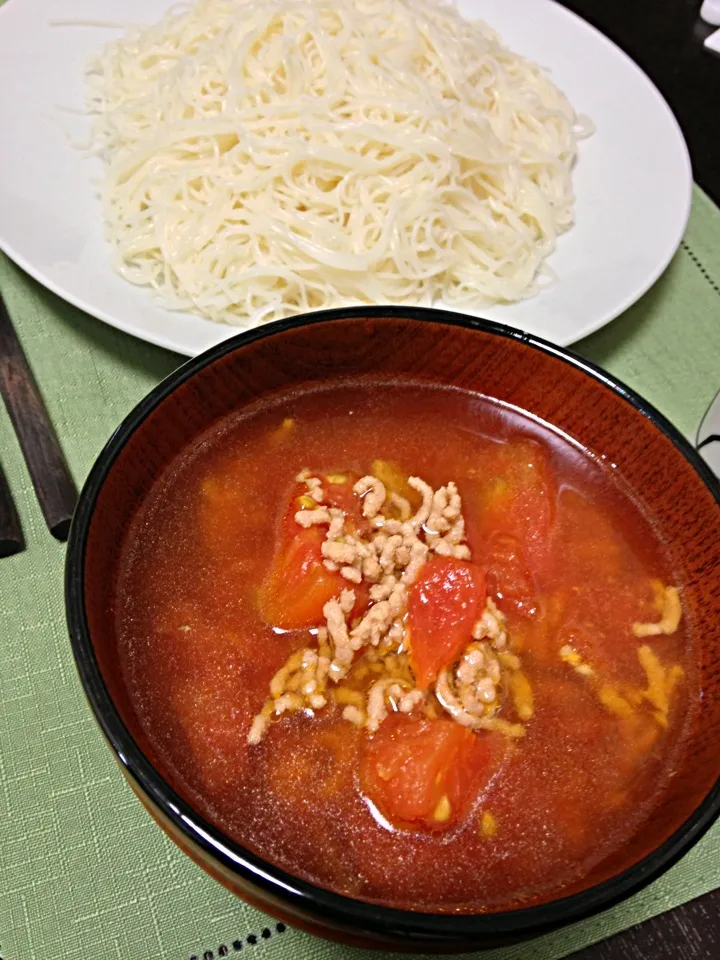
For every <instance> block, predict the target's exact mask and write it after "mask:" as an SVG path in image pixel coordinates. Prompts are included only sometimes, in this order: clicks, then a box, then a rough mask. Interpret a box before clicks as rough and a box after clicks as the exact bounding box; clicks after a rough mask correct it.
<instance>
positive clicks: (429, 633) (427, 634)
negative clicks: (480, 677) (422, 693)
mask: <svg viewBox="0 0 720 960" xmlns="http://www.w3.org/2000/svg"><path fill="white" fill-rule="evenodd" d="M485 599H486V592H485V574H484V572H483V571H482V570H481V569H480V567H478V566H475V564H473V563H467V562H465V561H464V560H456V559H455V558H454V557H433V559H432V560H429V561H428V562H427V563H426V564H425V565H424V566H423V568H422V570H421V572H420V576H419V577H418V579H417V580H416V581H415V583H414V584H413V585H412V587H411V588H410V593H409V597H408V614H409V622H410V655H411V659H412V665H413V671H414V673H415V678H416V681H417V685H418V687H419V688H420V689H421V690H426V689H427V687H429V686H430V684H431V683H432V681H433V680H434V679H435V677H436V676H437V673H438V670H440V669H442V667H444V666H447V664H449V663H452V662H453V661H454V660H455V659H456V658H457V656H458V655H459V653H460V651H461V650H462V649H463V647H465V646H466V645H467V644H468V643H469V642H470V640H471V637H472V628H473V626H474V625H475V622H476V621H477V620H478V618H479V617H480V615H481V613H482V609H483V607H484V605H485Z"/></svg>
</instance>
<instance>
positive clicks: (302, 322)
mask: <svg viewBox="0 0 720 960" xmlns="http://www.w3.org/2000/svg"><path fill="white" fill-rule="evenodd" d="M384 319H388V320H396V319H401V320H411V321H420V322H423V323H439V324H442V325H445V326H449V327H463V328H466V329H471V330H477V331H480V332H483V333H486V334H490V335H493V336H498V337H501V338H504V339H510V340H515V341H519V342H521V343H523V344H524V345H527V346H530V347H533V348H535V349H538V350H540V351H541V352H543V353H545V354H548V355H550V356H552V357H554V358H556V359H559V360H561V361H562V362H564V363H567V364H568V365H569V366H571V367H573V368H574V369H576V370H579V371H580V372H582V373H584V374H585V375H587V376H589V377H590V378H591V379H593V380H595V381H598V382H599V383H600V384H601V385H602V386H604V387H605V388H607V389H609V390H610V391H611V392H613V393H614V394H616V395H617V396H618V397H620V398H621V399H622V400H624V401H625V402H627V403H629V404H630V405H631V406H633V407H634V408H635V409H636V410H637V411H638V412H640V413H641V414H642V415H643V416H645V417H646V418H647V419H648V420H650V421H651V422H652V423H653V425H654V426H655V427H656V428H657V429H658V430H660V431H661V432H662V433H664V434H665V436H667V437H668V438H669V439H670V440H671V441H672V443H673V445H674V446H675V448H676V450H677V451H678V453H679V454H680V455H682V456H683V457H684V458H685V459H686V460H687V461H689V463H690V464H691V466H692V467H693V468H694V470H695V472H696V473H697V474H698V475H699V478H700V479H701V480H702V481H703V482H704V484H705V486H706V487H707V488H708V490H709V492H710V493H711V494H712V495H713V496H714V498H715V501H716V503H717V504H718V506H719V507H720V483H719V482H718V480H717V478H716V477H715V476H714V474H713V473H712V472H711V470H710V468H709V467H708V465H707V464H706V463H705V461H704V460H703V459H702V458H701V457H700V456H699V455H698V454H697V452H696V451H695V450H694V449H693V447H692V446H691V444H690V443H689V441H688V440H687V439H686V438H685V437H684V436H683V435H682V434H681V433H680V431H679V430H678V429H677V428H676V427H674V426H673V425H672V424H671V423H670V421H669V420H668V419H667V418H666V417H665V416H664V415H663V414H661V413H660V412H659V411H658V410H657V409H656V408H655V407H653V406H652V405H651V404H650V403H648V402H647V401H646V400H644V399H643V398H642V397H641V396H639V395H638V394H637V393H636V392H635V391H633V390H632V389H631V388H630V387H628V386H627V385H626V384H624V383H623V382H622V381H621V380H619V379H617V378H616V377H614V376H612V375H610V374H609V373H607V372H606V371H604V370H602V369H601V368H600V367H598V366H596V365H595V364H594V363H592V362H590V361H588V360H585V359H584V358H582V357H580V356H578V355H577V354H575V353H573V352H572V351H570V350H568V349H567V348H564V347H558V346H556V345H555V344H553V343H550V342H548V341H546V340H543V339H542V338H540V337H536V336H534V335H533V334H529V333H525V332H523V331H521V330H518V329H516V328H514V327H509V326H506V325H504V324H499V323H495V322H492V321H488V320H483V319H481V318H478V317H471V316H467V315H465V314H462V313H454V312H451V311H448V310H439V309H435V308H427V307H398V306H387V307H383V306H368V307H356V306H354V307H339V308H335V309H332V310H322V311H315V312H312V313H308V314H301V315H299V316H295V317H291V318H288V319H286V320H279V321H274V322H273V323H271V324H267V325H265V326H261V327H256V328H253V329H251V330H247V331H243V332H241V333H239V334H237V335H235V336H233V337H230V338H228V339H226V340H223V341H221V342H220V343H219V344H217V345H215V346H213V347H211V348H210V349H208V350H206V351H204V352H203V353H201V354H198V355H197V356H196V357H194V358H192V359H190V360H188V361H186V362H184V363H182V364H181V365H180V366H179V367H178V368H177V369H176V370H174V371H173V372H172V373H170V374H169V375H168V376H167V377H166V378H165V379H163V380H162V381H161V382H160V383H159V384H158V385H157V386H156V387H154V388H153V389H152V390H151V391H150V392H149V393H148V394H147V395H146V396H145V397H144V398H143V399H142V400H141V401H140V402H139V403H138V404H137V405H136V406H135V407H134V408H133V410H132V411H131V412H130V413H129V414H128V415H127V416H126V417H125V418H124V419H123V421H122V422H121V423H120V425H119V426H118V427H117V428H116V429H115V431H114V432H113V433H112V435H111V436H110V438H109V440H108V441H107V443H106V444H105V446H104V447H103V449H102V450H101V452H100V454H99V455H98V457H97V459H96V461H95V463H94V464H93V466H92V468H91V470H90V473H89V474H88V477H87V479H86V481H85V484H84V486H83V488H82V491H81V493H80V498H79V501H78V505H77V508H76V511H75V515H74V517H73V521H72V526H71V530H70V536H69V540H68V549H67V556H66V563H65V606H66V618H67V625H68V631H69V634H70V640H71V645H72V650H73V655H74V657H75V663H76V667H77V670H78V673H79V675H80V679H81V682H82V685H83V688H84V691H85V695H86V697H87V699H88V701H89V704H90V706H91V708H92V711H93V713H94V715H95V718H96V720H97V722H98V724H99V725H100V727H101V729H102V731H103V733H104V735H105V737H106V739H107V740H108V742H109V744H110V746H111V748H112V750H113V752H114V754H115V756H116V758H117V760H118V761H119V762H120V764H121V765H122V767H123V769H124V772H125V773H126V774H127V775H128V776H129V777H130V779H131V781H134V782H135V783H136V784H137V785H138V786H139V787H140V789H141V791H142V792H143V793H145V794H146V795H147V796H148V797H149V798H150V800H151V801H152V802H153V804H155V806H156V807H158V808H159V809H160V811H161V812H162V813H163V814H164V816H165V817H166V818H168V819H169V820H170V822H171V823H172V825H173V827H174V828H175V829H176V830H177V831H179V832H180V834H181V835H184V837H185V838H186V840H189V841H191V843H193V844H195V845H196V846H198V847H199V848H200V849H201V850H202V851H203V852H204V853H205V854H206V855H210V857H211V858H212V859H214V860H216V861H218V862H219V863H220V864H221V865H222V866H223V867H225V868H226V869H228V870H229V871H230V872H231V873H233V874H236V875H237V876H239V877H240V878H241V879H242V880H243V881H244V882H245V883H248V884H250V885H251V886H254V887H256V888H258V889H259V890H260V891H262V892H263V893H265V894H267V895H269V896H271V897H275V898H278V899H280V900H281V901H283V902H284V903H286V904H287V905H288V907H289V908H290V913H298V914H300V915H302V914H304V915H305V916H308V915H309V916H312V917H314V918H315V919H316V920H317V921H318V923H319V924H320V926H322V925H323V924H329V925H330V926H331V927H333V926H334V927H335V928H336V929H340V930H342V929H344V930H346V931H348V930H350V931H353V932H358V931H360V932H362V933H366V934H369V935H371V936H373V937H375V938H379V939H382V938H383V937H389V938H391V939H394V940H398V939H404V940H406V941H410V942H412V941H413V940H417V941H422V940H424V941H425V942H426V943H427V942H429V941H433V940H434V941H436V942H437V943H438V944H439V945H441V944H442V943H447V944H450V943H451V942H452V941H462V940H476V939H477V938H481V937H483V936H487V937H489V938H492V937H503V936H509V935H515V936H521V935H522V936H523V937H527V936H532V935H536V934H539V933H542V932H547V931H548V930H550V929H553V928H555V927H558V926H564V925H565V924H567V923H570V922H573V921H576V920H580V919H584V918H587V917H589V916H591V915H593V914H595V913H597V912H599V911H601V910H604V909H607V908H608V907H611V906H613V905H614V904H616V903H618V902H620V901H621V900H623V899H625V898H626V897H628V896H629V895H630V894H632V893H636V892H637V891H639V890H641V889H642V888H643V887H645V886H647V885H648V884H649V883H651V882H652V881H653V880H655V879H656V878H657V877H659V876H660V875H661V874H662V873H664V872H665V871H666V870H667V869H668V868H669V867H670V866H672V865H673V864H674V863H676V862H677V861H678V860H679V859H680V858H681V857H682V856H683V855H684V854H685V853H686V852H687V851H688V850H689V849H690V848H691V847H692V846H694V845H695V843H697V841H698V840H699V839H700V838H701V837H702V836H703V834H705V833H706V832H707V830H708V829H709V828H710V826H711V825H712V824H713V822H714V821H715V820H716V819H717V818H718V816H720V777H718V779H717V781H716V782H715V784H714V785H713V786H712V787H711V789H710V791H709V792H708V794H707V796H706V797H705V798H704V799H703V800H702V801H701V803H700V804H699V805H698V807H697V808H696V809H695V810H694V811H693V813H692V814H691V815H690V817H689V818H688V819H687V820H685V822H684V823H683V824H682V825H681V826H680V827H679V828H678V829H677V830H676V831H675V833H673V834H672V835H671V836H670V837H669V838H667V839H666V840H665V841H664V842H663V843H662V844H661V845H660V846H659V847H657V848H656V849H655V850H653V851H651V852H650V853H649V854H647V855H646V856H645V857H643V858H642V859H641V860H639V861H638V862H637V863H635V864H633V865H632V866H630V867H628V868H627V869H626V870H624V871H622V872H621V873H619V874H617V875H615V876H613V877H610V878H609V879H607V880H604V881H602V882H601V883H599V884H596V885H595V886H593V887H590V888H588V889H587V890H582V891H580V892H578V893H574V894H571V895H569V896H564V897H560V898H559V899H556V900H551V901H549V902H547V903H541V904H537V905H535V906H529V907H519V908H516V909H512V910H503V911H498V912H496V913H477V914H466V913H462V914H450V913H429V912H415V911H412V910H404V909H400V908H397V907H390V906H383V905H378V904H374V903H371V902H368V901H364V900H356V899H353V898H352V897H349V896H345V895H343V894H338V893H334V892H332V891H330V890H327V889H325V888H323V887H321V886H318V885H316V884H313V883H310V882H309V881H306V880H302V879H300V878H298V877H295V876H293V875H292V874H290V873H288V872H287V871H285V870H283V869H281V868H279V867H276V866H274V865H273V864H271V863H269V862H267V861H265V860H264V859H263V858H262V857H259V856H258V855H256V854H254V853H252V852H251V851H250V850H247V849H246V848H244V847H243V846H241V845H240V844H238V843H236V842H235V841H233V840H231V839H230V838H229V837H227V836H226V835H225V834H224V833H223V832H222V831H221V830H220V829H219V828H218V827H216V826H214V825H213V824H212V823H210V822H209V821H207V820H206V819H205V818H204V817H201V816H200V815H199V814H198V813H197V812H196V811H195V810H194V809H193V808H192V806H191V804H189V803H188V802H187V801H186V800H184V799H183V798H182V797H181V796H180V795H179V794H178V793H177V792H176V791H175V790H174V789H173V788H172V787H171V786H170V784H169V783H168V782H167V781H166V780H165V779H164V778H163V777H162V775H161V774H160V773H159V771H158V770H156V769H155V767H154V766H153V765H152V763H151V762H150V761H149V759H148V758H147V757H146V756H145V754H144V753H143V752H142V750H141V749H140V747H139V746H138V745H137V744H136V742H135V740H134V739H133V737H132V735H131V733H130V731H129V730H128V728H127V727H126V726H125V724H124V722H123V720H122V719H121V717H120V714H119V712H118V711H117V709H116V707H115V705H114V703H113V701H112V698H111V697H110V694H109V692H108V689H107V687H106V685H105V682H104V680H103V678H102V674H101V672H100V668H99V665H98V662H97V659H96V656H95V651H94V648H93V644H92V639H91V636H90V630H89V627H88V623H87V617H86V611H85V597H84V565H85V554H86V549H87V540H88V534H89V530H90V525H91V522H92V518H93V514H94V510H95V505H96V503H97V499H98V496H99V494H100V491H101V489H102V487H103V484H104V482H105V480H106V478H107V477H108V475H109V473H110V472H111V470H112V468H113V466H114V464H115V461H116V459H117V458H118V456H119V455H120V453H121V451H122V449H123V448H124V446H125V444H126V442H127V441H128V439H129V438H130V436H131V435H132V434H133V433H134V432H135V431H136V430H137V429H138V428H139V427H140V426H141V424H142V423H143V422H144V421H145V420H146V419H147V418H148V417H149V415H150V414H151V413H152V412H153V411H154V410H155V409H156V408H157V407H158V406H159V405H160V404H161V403H162V402H163V401H164V400H165V399H166V398H167V397H168V396H169V395H170V394H171V393H173V392H174V391H175V390H176V389H177V388H178V387H179V386H180V385H181V384H183V383H185V382H186V381H187V380H189V379H190V378H191V377H193V376H194V375H195V374H196V373H198V372H199V371H201V370H202V369H204V368H205V367H207V366H209V365H211V364H212V363H214V362H215V361H216V360H218V359H220V358H221V357H224V356H226V355H227V354H229V353H232V352H235V351H236V350H240V349H242V348H243V347H245V346H247V345H249V344H251V343H254V342H256V341H258V340H263V339H267V338H269V337H273V336H275V335H277V334H281V333H284V332H286V331H288V330H294V329H297V328H300V327H309V326H312V325H314V324H319V323H326V322H332V321H335V320H377V321H382V320H384ZM289 922H291V923H292V919H290V921H289Z"/></svg>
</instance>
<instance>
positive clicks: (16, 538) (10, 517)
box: [0, 466, 25, 557]
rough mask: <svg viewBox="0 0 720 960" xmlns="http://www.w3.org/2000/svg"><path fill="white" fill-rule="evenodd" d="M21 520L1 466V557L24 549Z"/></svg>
mask: <svg viewBox="0 0 720 960" xmlns="http://www.w3.org/2000/svg"><path fill="white" fill-rule="evenodd" d="M24 546H25V543H24V541H23V535H22V529H21V527H20V520H19V518H18V515H17V510H16V509H15V504H14V503H13V499H12V496H11V495H10V488H9V487H8V485H7V480H6V479H5V474H4V473H3V469H2V467H1V466H0V557H9V556H10V554H12V553H19V552H20V550H22V549H23V547H24Z"/></svg>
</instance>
